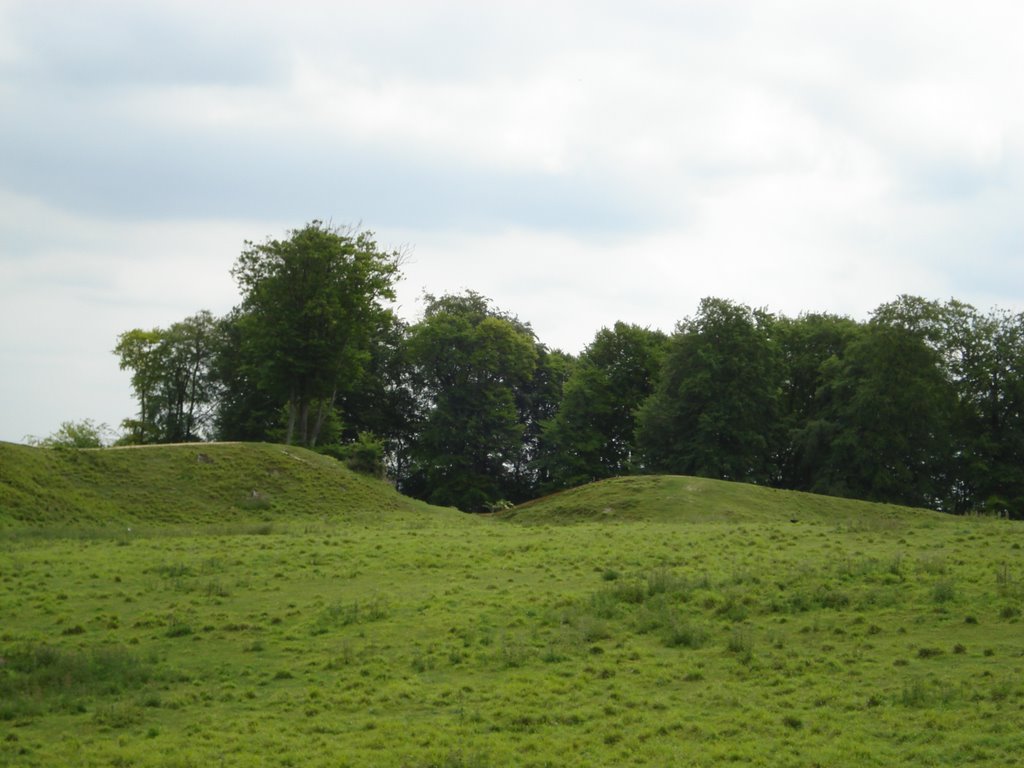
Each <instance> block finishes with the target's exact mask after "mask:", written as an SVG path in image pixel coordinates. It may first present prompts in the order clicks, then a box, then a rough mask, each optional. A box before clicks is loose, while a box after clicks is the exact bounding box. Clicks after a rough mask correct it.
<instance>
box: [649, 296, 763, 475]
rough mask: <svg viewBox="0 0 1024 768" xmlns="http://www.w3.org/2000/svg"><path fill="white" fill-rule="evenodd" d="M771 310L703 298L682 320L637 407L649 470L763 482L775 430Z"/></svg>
mask: <svg viewBox="0 0 1024 768" xmlns="http://www.w3.org/2000/svg"><path fill="white" fill-rule="evenodd" d="M773 322H774V320H773V318H772V317H771V316H769V315H766V314H765V313H763V312H759V311H754V310H752V309H750V308H749V307H745V306H742V305H738V304H734V303H732V302H729V301H725V300H722V299H704V300H702V301H701V304H700V309H699V310H698V313H697V315H696V317H694V318H691V319H689V320H687V321H684V322H683V323H680V325H679V327H678V329H677V330H676V333H675V335H674V336H673V337H672V340H671V342H670V345H669V349H668V352H667V354H666V357H665V364H664V367H663V369H662V372H661V377H660V379H659V381H658V384H657V387H656V389H655V392H654V394H653V395H651V397H650V398H648V400H647V401H646V402H645V403H644V404H643V406H642V407H641V408H640V411H639V413H638V414H637V443H638V445H639V447H640V450H641V452H642V455H643V461H644V465H645V469H646V470H647V471H650V472H668V473H674V474H687V475H699V476H704V477H717V478H722V479H727V480H740V481H747V482H760V483H765V482H768V481H769V480H770V479H771V478H772V476H773V456H774V452H775V444H776V438H777V433H778V431H779V420H778V410H779V391H780V388H781V385H782V380H783V368H782V365H781V360H780V357H779V354H778V351H777V349H776V346H775V345H774V343H773V341H772V338H771V327H772V325H773Z"/></svg>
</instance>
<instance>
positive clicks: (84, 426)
mask: <svg viewBox="0 0 1024 768" xmlns="http://www.w3.org/2000/svg"><path fill="white" fill-rule="evenodd" d="M110 440H111V431H110V427H108V426H107V425H106V424H97V423H96V422H95V421H93V420H92V419H82V420H81V421H62V422H61V423H60V427H58V429H57V431H56V432H54V433H53V434H50V435H48V436H46V437H44V438H35V437H27V438H25V442H26V443H27V444H29V445H34V446H38V447H40V448H102V447H103V446H105V445H108V444H109V443H110Z"/></svg>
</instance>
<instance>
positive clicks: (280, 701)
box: [0, 446, 1024, 768]
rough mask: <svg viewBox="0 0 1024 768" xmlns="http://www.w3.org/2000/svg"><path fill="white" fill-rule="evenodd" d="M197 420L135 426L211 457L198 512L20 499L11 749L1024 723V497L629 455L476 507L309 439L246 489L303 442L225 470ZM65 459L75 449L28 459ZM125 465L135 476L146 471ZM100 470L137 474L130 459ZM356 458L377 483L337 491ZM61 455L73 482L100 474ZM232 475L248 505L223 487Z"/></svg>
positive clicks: (253, 760) (625, 755)
mask: <svg viewBox="0 0 1024 768" xmlns="http://www.w3.org/2000/svg"><path fill="white" fill-rule="evenodd" d="M19 450H20V449H19ZM25 450H28V449H25ZM164 450H166V451H167V452H169V453H170V454H172V455H171V456H168V457H163V458H160V457H159V454H160V453H161V452H163V451H164ZM179 450H185V449H178V448H173V449H146V450H145V451H135V452H126V453H124V454H117V452H113V453H115V454H117V455H116V456H115V457H114V459H113V460H116V461H118V462H122V461H124V462H128V464H130V462H131V461H136V460H137V461H140V462H143V461H145V462H153V463H152V465H151V467H154V468H156V469H157V474H158V475H160V476H162V479H161V477H156V478H154V479H153V480H152V485H153V486H159V487H160V488H162V489H164V490H167V489H170V490H173V489H174V484H173V482H172V480H171V479H170V478H173V477H174V473H175V472H176V471H177V472H181V474H182V477H183V478H185V479H184V480H183V482H187V483H189V484H193V485H195V486H196V487H194V488H188V489H186V488H185V487H183V486H182V487H179V488H178V492H179V493H180V495H181V496H182V497H187V498H189V499H192V501H190V502H189V505H194V506H191V507H190V508H189V510H188V511H187V512H183V513H179V512H176V511H175V509H174V508H172V507H167V506H157V507H156V508H155V510H154V517H153V518H151V519H147V516H146V508H145V507H144V506H143V507H134V506H131V505H129V504H128V503H127V502H126V501H125V500H124V499H123V498H110V499H108V500H107V503H108V504H109V505H110V508H112V509H117V510H119V511H118V514H120V515H123V517H120V518H118V519H119V520H122V521H130V522H131V523H132V525H133V533H132V535H131V536H122V535H121V534H120V533H116V534H112V533H103V531H105V530H106V529H105V528H103V527H102V526H103V522H104V521H103V519H102V517H101V516H99V513H98V510H95V509H90V508H89V507H88V505H86V506H85V508H83V509H82V510H81V511H80V512H78V513H77V514H78V515H79V519H80V520H81V522H74V521H66V520H62V519H60V518H55V517H51V516H50V513H47V514H46V515H40V519H39V520H36V521H34V522H32V523H31V524H28V523H26V522H24V520H26V519H30V518H31V514H30V510H31V505H29V506H28V507H27V508H22V513H21V515H22V516H21V517H16V516H14V515H12V514H10V512H9V511H8V512H7V513H6V514H8V519H7V523H6V524H5V529H4V532H3V533H0V616H3V617H4V621H3V623H2V624H0V765H12V766H52V765H76V766H109V765H118V766H163V767H166V768H172V767H183V766H197V767H198V766H208V765H217V766H220V765H224V766H250V765H257V766H345V765H349V766H363V765H375V766H377V765H379V766H395V767H396V768H397V767H399V766H403V767H405V766H418V767H424V768H425V767H426V766H479V767H483V766H512V765H515V766H563V765H569V766H595V765H651V766H656V765H657V766H660V765H682V766H717V765H729V764H741V765H755V766H758V765H759V766H812V765H816V764H817V765H857V766H931V765H959V764H975V765H1011V764H1014V762H1015V761H1017V760H1018V756H1019V755H1020V754H1022V753H1024V675H1022V672H1024V645H1022V642H1021V637H1022V634H1021V632H1022V624H1021V615H1022V608H1024V561H1022V559H1021V548H1022V546H1024V528H1022V527H1021V525H1020V524H1019V523H1015V522H1011V521H1005V520H992V519H984V518H972V519H965V518H953V517H945V516H942V515H936V514H933V513H929V512H920V511H910V510H897V509H895V508H891V507H879V506H874V505H864V504H857V503H855V502H848V501H840V500H832V499H822V498H819V497H813V496H807V495H794V494H784V493H782V492H773V491H768V490H765V489H760V488H751V487H749V486H742V485H729V484H720V483H713V482H710V481H704V480H695V479H693V478H639V479H632V480H628V481H610V482H608V483H603V484H598V485H596V486H590V487H587V488H584V489H579V490H578V491H576V492H570V493H569V494H563V495H561V496H558V497H552V498H551V499H547V500H544V501H542V502H538V503H536V504H533V505H528V506H526V507H524V508H520V509H517V510H513V511H512V512H510V513H508V514H506V515H498V516H484V517H479V516H469V515H460V514H456V513H452V512H450V511H448V510H438V509H434V508H430V507H426V506H423V505H416V504H414V503H412V502H406V501H404V500H403V499H401V497H397V496H395V495H393V492H392V491H391V490H390V489H388V488H386V487H384V486H383V485H382V484H374V483H373V482H372V481H366V482H367V484H366V485H360V486H355V485H354V481H353V479H352V477H351V476H350V475H348V474H347V473H343V474H341V475H336V474H335V473H336V469H337V468H336V467H335V466H334V465H328V464H324V465H322V467H320V468H321V469H322V470H323V472H324V473H325V475H326V476H327V477H329V478H333V479H330V480H327V479H325V478H320V479H317V478H316V477H314V476H313V474H306V473H307V468H306V465H303V464H301V463H300V462H294V463H295V466H294V467H292V469H294V471H295V472H296V474H297V475H298V479H292V478H290V477H287V475H288V474H289V473H290V471H291V470H290V469H285V470H282V472H281V474H280V475H278V476H276V479H277V481H278V482H279V483H280V486H279V487H278V488H277V489H275V488H274V487H272V486H270V485H269V484H268V485H266V486H265V487H264V488H263V489H261V490H262V492H265V493H266V494H267V495H268V498H269V499H270V504H271V505H272V507H271V510H272V512H273V513H272V514H268V510H266V509H260V510H245V509H239V508H237V506H236V505H235V504H234V503H233V502H232V501H231V499H232V494H233V490H232V489H234V488H244V487H245V486H246V485H248V484H251V483H250V480H251V478H252V477H253V473H254V472H256V474H257V475H258V469H253V467H257V468H258V467H259V462H269V461H277V460H278V457H280V456H281V454H280V453H275V451H277V452H279V451H281V450H282V449H280V448H279V447H273V446H223V447H220V446H204V447H202V448H190V449H188V450H191V451H192V452H193V454H192V455H193V461H194V453H195V451H196V450H203V451H208V452H209V453H210V456H211V457H212V458H213V459H214V464H212V465H211V464H202V465H199V468H200V469H210V468H212V467H217V466H218V463H220V464H228V456H225V457H223V460H221V458H220V457H218V455H217V453H216V452H217V451H218V450H224V451H227V452H228V454H229V455H230V457H231V461H232V462H234V465H235V466H236V467H237V468H238V470H237V471H238V472H239V473H244V474H245V479H244V480H243V479H242V478H241V477H237V478H234V479H232V477H231V473H230V472H227V471H225V472H224V473H223V475H221V476H218V477H217V478H215V479H216V483H213V482H212V478H211V488H207V489H204V483H205V481H206V479H208V476H202V475H196V474H191V473H192V472H193V468H192V465H191V463H189V462H181V461H180V456H178V452H179ZM289 450H291V449H289ZM250 451H251V452H252V455H251V456H247V453H248V452H250ZM101 453H102V452H101ZM296 453H297V455H299V456H300V457H302V458H306V455H305V454H302V453H298V452H296ZM150 454H156V456H157V457H156V458H150ZM121 455H124V456H128V457H131V456H135V457H139V458H138V459H122V458H121ZM185 456H186V458H187V453H186V454H185ZM2 457H3V458H4V459H6V458H7V454H3V455H2ZM285 458H287V457H285ZM44 460H45V461H65V460H68V459H65V458H62V457H49V456H44V457H39V456H31V455H29V456H28V457H27V458H26V457H21V458H20V459H19V461H24V462H27V463H31V462H37V463H42V462H43V461H44ZM101 460H103V461H107V460H108V459H107V458H106V457H105V456H104V457H103V458H102V459H101ZM291 461H294V460H291ZM186 464H187V467H186ZM119 466H120V468H121V470H123V471H124V472H126V473H129V474H131V475H132V476H133V477H134V478H136V481H138V482H145V475H146V472H147V471H150V470H143V469H133V468H131V467H130V466H127V465H125V464H122V465H119ZM309 466H312V467H318V466H319V465H317V464H315V463H312V464H310V465H309ZM284 467H286V468H289V467H291V464H289V463H287V462H285V463H284ZM175 468H177V469H175ZM3 471H4V472H5V474H7V473H8V465H6V464H5V465H4V469H3ZM28 475H29V472H28V470H26V469H24V468H22V469H20V470H19V474H18V476H19V477H21V478H22V482H24V478H25V477H27V476H28ZM8 476H9V475H8ZM41 477H43V479H45V476H41ZM93 477H94V482H95V483H96V484H98V485H99V486H101V487H103V488H105V489H107V490H106V492H108V493H111V495H112V496H113V495H115V493H114V491H113V490H111V489H112V488H113V487H114V483H115V482H116V483H117V484H118V485H120V483H121V482H122V481H121V480H117V481H115V480H112V479H109V478H104V477H102V475H101V474H99V475H94V476H93ZM300 480H301V482H300ZM339 480H344V481H345V482H346V483H348V484H349V485H348V486H346V487H360V488H363V490H362V491H361V493H362V494H364V495H363V496H360V497H359V499H360V500H359V501H358V502H357V503H356V504H355V505H354V506H353V505H351V504H350V503H349V501H348V500H350V499H351V498H353V497H354V496H355V494H354V493H353V494H352V495H350V496H346V495H345V494H338V495H333V496H326V497H325V501H324V504H323V505H319V506H318V504H317V503H316V502H317V495H318V494H328V493H331V492H330V491H329V490H327V489H329V488H331V487H333V484H334V483H336V482H338V481H339ZM61 483H65V484H66V486H62V485H60V484H57V485H55V486H51V491H50V492H51V494H55V495H53V496H51V502H52V503H53V504H58V505H64V504H66V505H68V506H69V507H70V506H73V505H74V504H78V503H82V502H81V499H85V498H92V497H91V496H90V494H93V493H95V491H93V490H90V489H89V488H88V487H87V484H86V483H85V481H84V480H83V479H81V478H80V477H78V478H76V477H75V476H73V475H71V476H68V477H66V478H65V479H63V480H62V481H61ZM232 483H234V484H232ZM213 485H216V487H217V488H220V489H224V490H223V498H224V501H223V502H222V506H221V507H219V508H217V507H215V506H214V505H212V504H210V505H209V506H206V507H203V506H201V505H200V501H201V499H202V498H203V497H204V493H206V492H207V491H209V493H210V495H211V496H212V495H213V491H212V486H213ZM307 486H308V487H307ZM62 487H67V488H68V489H72V490H73V491H74V493H73V494H72V493H71V491H70V490H69V494H70V496H69V497H68V498H61V497H59V493H58V492H59V490H60V488H62ZM54 489H56V490H54ZM4 493H8V491H7V490H5V491H4ZM218 493H221V491H218ZM4 498H5V499H6V498H7V496H5V497H4ZM627 501H629V502H631V506H628V507H627V506H626V505H625V502H627ZM134 503H135V502H132V504H134ZM702 505H703V506H702ZM26 509H27V510H28V511H26ZM606 509H611V510H612V511H611V512H606V511H605V510H606ZM221 518H224V519H221ZM791 519H796V520H798V522H797V523H792V522H790V520H791ZM19 521H21V522H19ZM218 526H220V527H218ZM266 526H269V529H268V528H267V527H266ZM48 531H49V532H55V533H53V534H52V535H51V534H50V533H47V532H48ZM97 531H99V533H98V532H97ZM58 533H59V535H58Z"/></svg>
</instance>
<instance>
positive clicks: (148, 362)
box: [114, 310, 218, 443]
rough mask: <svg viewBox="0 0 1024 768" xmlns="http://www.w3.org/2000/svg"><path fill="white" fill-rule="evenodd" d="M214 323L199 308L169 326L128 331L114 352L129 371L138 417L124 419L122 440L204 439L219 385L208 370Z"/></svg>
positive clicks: (214, 346) (215, 332) (215, 330)
mask: <svg viewBox="0 0 1024 768" xmlns="http://www.w3.org/2000/svg"><path fill="white" fill-rule="evenodd" d="M217 337H218V325H217V322H216V321H215V320H214V317H213V315H211V314H210V313H209V312H208V311H206V310H203V311H201V312H198V313H196V314H195V315H192V316H190V317H187V318H185V319H184V320H182V321H179V322H177V323H174V324H172V325H171V326H169V327H167V328H153V329H151V330H142V329H139V328H136V329H133V330H130V331H126V332H125V333H122V334H121V335H120V336H119V337H118V341H117V346H116V347H115V348H114V353H115V354H116V355H117V356H118V357H119V359H120V366H121V369H122V370H130V371H131V374H132V375H131V382H132V389H133V390H134V391H135V396H136V398H137V399H138V402H139V414H138V417H137V418H135V419H126V420H125V421H124V423H123V424H122V426H123V427H124V428H125V431H126V434H125V437H124V440H125V441H127V442H134V443H148V442H163V443H174V442H187V441H191V440H200V439H203V438H205V437H206V436H208V434H209V432H210V428H211V426H212V415H213V408H214V403H215V401H216V397H217V387H216V383H215V381H214V378H213V376H212V375H211V369H212V366H213V362H214V356H215V354H216V350H217V348H218V341H217Z"/></svg>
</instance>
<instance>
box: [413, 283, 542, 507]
mask: <svg viewBox="0 0 1024 768" xmlns="http://www.w3.org/2000/svg"><path fill="white" fill-rule="evenodd" d="M409 351H410V359H411V360H412V362H413V364H414V365H415V367H416V370H417V377H418V379H419V380H421V381H422V382H423V392H422V397H423V400H424V401H425V405H426V410H427V415H426V417H425V418H424V421H423V425H422V429H421V430H420V433H419V436H418V440H417V443H416V445H415V448H414V449H413V456H414V461H415V469H414V471H413V476H412V477H411V478H410V480H409V481H408V482H407V483H406V484H405V486H403V487H404V488H405V489H406V490H407V491H409V492H411V493H413V494H414V495H419V496H421V497H422V498H425V499H426V500H428V501H430V502H431V503H433V504H439V505H444V506H455V507H458V508H459V509H463V510H466V511H484V510H485V509H486V508H487V506H488V504H490V503H492V502H494V501H496V500H499V499H503V498H508V497H509V496H510V495H511V494H510V493H509V492H508V491H509V486H510V484H511V482H512V479H513V477H514V472H513V468H514V467H515V466H516V465H517V463H518V462H519V461H521V452H522V446H523V434H524V425H523V424H522V422H521V421H520V418H519V411H518V409H517V396H518V395H519V394H520V393H521V392H522V391H523V390H524V389H525V388H527V387H528V385H529V384H530V382H531V380H532V378H533V375H534V372H535V370H536V367H537V346H536V342H535V340H534V337H533V333H532V331H531V330H530V328H529V327H528V326H526V325H523V324H522V323H520V322H518V321H517V320H516V319H515V318H513V317H511V316H509V315H506V314H504V313H501V312H498V311H495V310H493V309H492V308H491V307H490V304H489V302H488V300H487V299H485V298H484V297H482V296H480V295H479V294H475V293H472V292H469V293H466V294H463V295H457V296H456V295H448V296H442V297H440V298H435V297H433V296H428V297H427V309H426V311H425V313H424V317H423V320H422V321H420V322H419V323H417V324H416V325H415V326H413V328H412V329H411V332H410V338H409Z"/></svg>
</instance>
